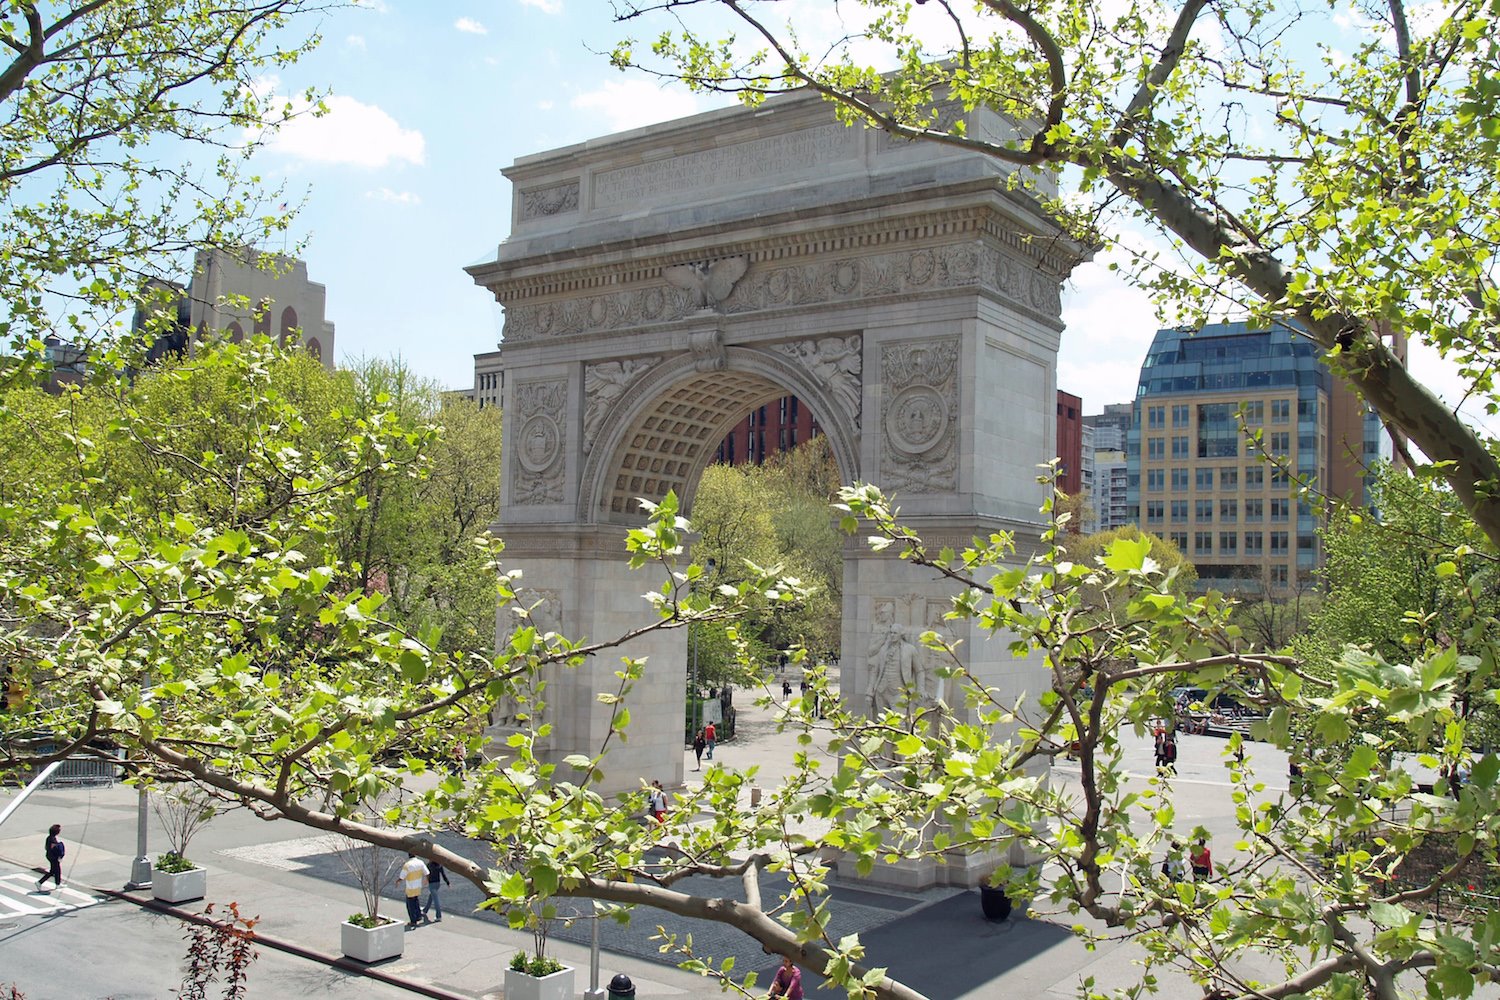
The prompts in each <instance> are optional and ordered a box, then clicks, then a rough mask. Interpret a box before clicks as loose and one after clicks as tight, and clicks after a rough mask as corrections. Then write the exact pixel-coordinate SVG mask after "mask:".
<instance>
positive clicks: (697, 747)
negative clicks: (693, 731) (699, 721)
mask: <svg viewBox="0 0 1500 1000" xmlns="http://www.w3.org/2000/svg"><path fill="white" fill-rule="evenodd" d="M706 746H708V738H707V737H706V736H704V735H703V730H701V729H700V730H698V734H697V735H696V736H694V737H693V756H694V757H697V758H698V764H697V766H696V767H694V768H693V770H694V771H701V770H703V749H704V747H706Z"/></svg>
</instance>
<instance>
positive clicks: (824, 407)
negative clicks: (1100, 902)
mask: <svg viewBox="0 0 1500 1000" xmlns="http://www.w3.org/2000/svg"><path fill="white" fill-rule="evenodd" d="M773 106H774V109H775V114H773V115H768V114H765V113H764V112H765V111H766V110H768V109H770V108H772V107H773ZM985 115H990V113H989V112H986V111H984V110H983V109H978V110H976V111H975V112H972V113H970V117H971V118H973V119H974V120H973V121H972V122H971V123H970V124H971V127H973V128H976V129H983V130H985V131H986V132H987V133H988V134H992V135H996V136H1004V135H1009V134H1013V132H1014V130H1013V128H1012V126H1011V125H1010V123H1008V122H1006V121H1004V120H1002V119H1000V118H999V117H998V116H993V115H990V117H989V118H987V119H985V120H980V117H982V116H985ZM1008 172H1009V168H1008V167H1006V166H1005V165H1003V164H999V163H997V162H996V161H994V160H992V159H990V158H987V157H984V156H983V155H981V154H978V153H974V152H971V151H968V150H963V149H959V148H956V147H947V146H938V145H932V144H924V143H897V142H891V141H889V140H888V138H887V137H885V136H883V135H882V134H879V133H873V132H866V131H862V130H860V129H858V128H849V127H845V126H844V125H843V124H841V123H839V122H837V121H836V120H834V118H833V116H832V112H831V111H830V109H829V107H828V106H827V104H826V103H825V102H823V101H822V100H821V99H820V98H818V96H817V95H815V94H811V95H806V94H791V95H785V96H784V97H779V98H776V99H775V100H774V101H773V102H768V104H767V108H763V109H760V110H759V111H752V110H749V109H726V110H721V111H714V112H710V113H708V114H706V115H704V116H700V117H698V118H692V119H687V120H684V121H679V122H673V123H669V124H667V125H663V126H660V127H657V128H650V129H638V130H635V131H633V132H630V133H626V134H623V135H620V136H613V137H608V138H604V139H599V140H593V141H590V142H588V143H585V144H583V145H577V146H570V147H567V148H564V149H560V150H554V151H551V152H547V153H537V154H534V155H530V156H527V157H525V158H524V159H523V160H520V161H518V162H517V163H515V164H513V165H512V166H511V167H509V168H507V169H506V170H505V175H506V177H507V178H509V179H510V181H511V183H512V185H513V192H512V204H511V212H510V218H511V222H512V227H511V232H510V233H509V235H508V236H507V237H506V238H505V239H504V240H502V241H500V242H499V243H498V250H497V253H496V257H495V258H494V259H493V260H492V261H488V262H485V263H482V264H476V265H473V266H471V267H470V268H468V271H469V273H470V275H471V276H472V277H473V278H474V280H475V281H476V282H477V283H478V284H480V285H482V286H484V287H485V288H487V289H488V290H489V292H490V293H491V295H492V296H493V297H494V299H495V301H496V302H498V303H499V304H501V305H502V306H503V307H504V311H505V312H504V315H505V320H504V330H503V334H502V339H503V342H504V349H503V354H502V356H501V358H500V369H501V377H500V379H499V384H500V386H501V389H502V393H503V405H504V406H505V408H506V420H505V422H504V427H503V431H502V433H503V435H504V447H503V448H502V452H501V454H502V459H501V460H502V462H503V469H502V471H501V473H500V475H501V481H502V500H501V511H500V514H499V518H498V521H497V523H496V525H495V528H496V531H497V533H498V534H499V535H500V536H501V537H502V538H504V540H505V545H506V548H505V561H506V563H507V565H508V567H509V568H511V569H513V570H517V571H519V572H521V573H523V574H524V579H525V580H527V581H529V583H528V584H527V586H529V587H533V588H536V589H535V590H534V593H535V595H537V597H538V599H542V598H545V602H546V605H547V608H548V610H549V612H550V613H551V614H552V615H553V618H552V619H550V620H551V621H554V622H555V623H556V627H557V628H558V629H559V630H560V631H563V632H564V633H566V634H568V635H570V636H576V637H580V638H587V639H591V640H603V639H607V638H611V637H616V636H621V635H627V634H630V635H632V638H631V639H630V640H629V641H628V642H627V643H626V644H625V645H624V646H622V647H621V648H620V650H611V651H610V652H609V653H608V654H604V655H598V656H594V657H589V658H588V659H587V660H586V661H585V662H584V663H582V664H581V665H578V666H576V667H574V668H571V669H569V670H566V671H563V670H559V671H557V672H556V673H555V674H551V675H549V676H548V678H547V682H548V699H547V709H546V714H547V720H548V722H549V723H550V724H551V726H552V729H551V734H550V735H549V736H548V737H547V738H546V740H545V744H544V745H543V744H539V745H538V751H539V753H541V754H542V755H543V756H544V757H545V758H546V759H548V760H550V761H553V762H555V763H557V764H558V765H559V768H560V769H559V772H558V773H559V774H563V775H565V774H568V773H569V772H568V768H569V767H570V766H571V765H568V764H567V763H566V761H567V759H568V758H569V757H570V756H571V755H575V754H577V755H583V756H586V757H592V756H593V755H594V754H596V753H597V752H598V750H599V747H600V745H601V740H603V739H605V738H606V737H607V735H608V734H609V732H610V718H611V712H612V711H613V709H612V708H611V706H610V705H607V704H604V703H602V702H601V701H600V700H599V697H598V695H599V693H600V692H602V691H614V690H617V688H618V678H617V677H616V675H615V671H616V670H617V669H618V659H617V656H618V655H627V656H632V657H637V658H641V659H644V660H646V661H647V665H646V670H645V674H644V676H643V677H642V678H641V679H640V680H639V681H638V682H637V683H636V684H635V685H634V686H633V688H632V691H631V695H630V698H631V705H630V708H631V713H632V716H633V717H634V718H635V720H636V723H635V725H634V726H633V727H632V729H631V734H630V735H631V738H630V740H629V742H628V743H624V744H622V743H619V742H616V743H613V744H611V749H610V752H609V756H608V759H607V763H606V765H605V771H606V773H605V775H604V777H603V778H602V779H601V781H600V783H599V786H598V787H599V788H600V789H601V790H603V791H605V792H614V791H621V790H625V789H629V788H633V787H638V786H639V782H640V780H641V778H642V777H643V776H644V777H657V778H660V779H661V780H662V782H663V784H665V785H668V786H670V785H673V784H677V783H680V782H681V781H682V780H683V778H684V772H683V765H682V760H683V737H684V735H685V734H684V732H683V696H684V693H685V688H686V683H687V672H686V663H687V659H688V654H687V642H686V638H685V630H681V629H657V630H651V631H649V633H641V632H639V631H638V630H639V626H640V625H641V623H642V621H643V620H645V618H646V617H648V616H649V615H650V609H649V607H648V606H647V604H646V602H645V600H644V599H643V598H642V597H641V596H640V595H641V594H642V588H643V587H646V588H649V587H652V586H655V583H656V581H651V582H650V583H643V582H642V580H641V578H640V576H639V575H636V574H633V573H632V572H631V571H630V569H629V565H628V563H629V554H628V552H627V550H626V547H625V544H624V538H623V536H624V530H623V526H626V525H634V524H637V523H639V520H640V518H641V517H642V516H643V515H642V513H641V512H640V511H639V510H637V509H634V504H633V501H634V499H635V497H637V496H643V497H645V498H647V499H651V500H657V499H660V498H661V496H663V495H664V494H665V493H666V492H667V490H669V489H675V490H676V491H677V492H678V495H679V497H680V498H681V499H682V501H683V504H684V507H685V509H690V508H691V505H692V501H693V499H694V494H695V493H696V489H697V485H698V482H699V477H700V476H701V475H702V473H703V471H704V469H705V468H706V466H707V465H708V464H709V463H710V462H711V461H712V460H713V457H714V453H715V450H716V446H717V445H718V443H719V441H720V440H721V439H722V437H723V436H724V434H725V433H726V432H727V431H728V430H729V429H730V428H731V427H732V425H733V423H734V422H735V421H736V420H738V419H739V418H740V417H742V416H743V415H744V413H745V412H746V411H747V410H749V409H750V408H751V407H753V406H756V405H759V404H760V403H764V402H770V401H771V400H773V399H775V398H777V397H779V396H783V395H787V394H790V395H793V396H796V397H797V398H798V399H799V400H801V402H802V404H803V405H805V406H807V407H808V408H809V409H810V410H811V411H812V412H813V413H814V414H815V415H816V417H817V419H818V422H819V424H820V425H821V426H822V428H823V431H824V433H825V434H826V435H827V438H828V441H829V443H830V446H831V448H832V450H833V453H834V457H835V461H836V462H837V464H838V468H839V472H840V475H841V476H842V477H843V479H844V481H845V482H847V483H851V484H852V483H856V482H869V483H873V484H875V485H877V486H879V487H881V488H882V489H884V490H885V491H886V492H887V493H890V494H894V495H895V497H896V502H897V503H898V504H899V505H900V509H901V520H902V522H903V523H904V524H906V525H908V526H910V527H911V528H913V529H914V530H916V531H917V532H918V533H920V534H921V535H922V536H923V538H924V540H925V541H926V542H927V543H928V544H929V545H930V546H932V547H933V548H934V549H936V548H941V547H953V548H957V549H962V548H963V547H965V546H967V545H968V544H969V543H970V541H971V539H972V538H973V537H975V536H976V535H978V536H981V537H984V536H989V535H992V534H995V533H1001V532H1006V533H1011V534H1012V535H1013V536H1014V537H1015V538H1016V540H1017V545H1018V547H1019V549H1020V555H1019V557H1018V558H1017V560H1016V562H1015V565H1016V566H1017V567H1019V566H1021V565H1024V559H1025V555H1026V552H1027V550H1028V548H1029V547H1030V546H1031V545H1032V544H1037V543H1038V540H1039V536H1040V532H1041V530H1042V525H1041V523H1040V520H1039V515H1038V512H1037V508H1038V506H1039V505H1040V503H1041V501H1042V491H1041V488H1040V487H1039V486H1038V485H1037V483H1036V467H1037V466H1038V465H1040V464H1042V463H1044V462H1046V461H1047V460H1048V459H1049V458H1051V457H1052V456H1053V454H1055V450H1054V447H1053V445H1054V441H1055V427H1056V424H1055V414H1054V412H1053V411H1054V407H1055V402H1056V396H1055V394H1056V389H1057V385H1056V352H1057V345H1058V341H1059V337H1060V336H1061V333H1062V322H1061V319H1060V313H1061V306H1060V287H1061V283H1062V282H1063V281H1064V280H1065V279H1066V278H1067V275H1068V272H1069V271H1070V269H1071V268H1072V267H1073V266H1074V264H1076V263H1077V261H1078V260H1079V259H1080V258H1081V255H1082V254H1083V252H1084V251H1083V249H1082V248H1080V247H1079V246H1077V245H1076V244H1074V243H1072V242H1071V241H1070V240H1069V239H1068V238H1067V237H1066V235H1065V234H1063V233H1062V232H1061V231H1060V230H1058V229H1057V228H1056V227H1055V226H1054V225H1053V223H1051V222H1050V221H1049V220H1048V219H1047V217H1046V214H1045V211H1044V209H1043V207H1042V205H1041V204H1040V203H1039V202H1038V201H1037V200H1035V199H1033V198H1032V197H1031V196H1029V195H1028V194H1026V193H1024V191H1023V190H1021V189H1018V188H1017V187H1016V186H1015V185H1013V184H1011V183H1010V180H1011V178H1009V177H1008ZM1041 183H1042V184H1043V185H1045V183H1046V181H1045V179H1042V181H1041ZM951 598H952V593H951V587H950V586H949V585H948V583H947V582H946V581H944V580H942V579H940V578H936V577H935V576H934V575H933V574H932V573H930V572H927V571H925V570H923V569H922V568H921V567H916V566H913V565H911V563H910V562H909V561H907V560H902V559H899V558H897V557H896V556H895V555H893V554H892V553H890V552H876V551H872V550H871V549H870V548H869V547H866V546H861V545H858V544H856V543H854V542H852V541H851V542H850V543H848V544H846V546H845V548H844V585H843V633H842V648H841V650H840V666H841V675H842V676H841V681H840V683H841V690H840V694H841V696H842V697H843V698H845V699H846V700H847V701H848V702H849V704H851V705H852V706H855V707H860V706H866V705H876V704H879V703H880V700H881V698H882V697H883V696H884V692H885V691H886V689H885V688H883V687H882V686H881V681H880V678H881V676H882V673H881V671H882V670H884V669H888V668H889V667H890V666H891V664H892V663H894V664H895V665H896V667H897V668H898V672H900V670H902V669H905V672H906V673H912V674H915V673H920V674H921V675H922V677H923V678H924V679H923V681H922V687H923V696H924V697H931V698H938V697H941V692H940V691H939V690H938V689H936V687H933V686H929V682H931V683H932V684H935V680H934V679H933V678H934V676H935V675H934V672H933V671H930V670H928V669H926V666H925V665H924V661H922V660H921V653H920V651H919V650H918V649H917V643H916V641H915V639H914V638H913V637H915V636H919V635H921V633H922V632H924V631H926V630H928V629H932V630H934V631H939V632H940V633H942V634H944V635H945V636H946V637H947V638H949V639H950V640H952V641H955V642H959V643H962V644H963V648H964V651H965V654H966V658H967V662H968V665H969V668H970V670H971V671H972V672H973V673H974V675H975V676H976V677H978V678H980V680H981V682H982V683H984V684H985V685H987V686H989V687H991V688H993V689H994V690H996V691H997V692H998V694H999V696H1000V697H1002V698H1012V697H1017V696H1019V695H1020V694H1021V692H1023V691H1033V692H1034V691H1037V690H1042V689H1044V688H1045V685H1046V684H1047V683H1048V681H1047V673H1046V669H1045V664H1044V663H1043V662H1042V660H1041V659H1040V658H1039V657H1038V658H1033V659H1030V660H1027V659H1020V660H1018V659H1017V658H1016V657H1014V656H1013V655H1012V653H1011V650H1010V648H1009V645H1008V643H1006V642H1005V641H1003V640H1001V641H995V642H992V641H989V636H988V635H987V634H986V633H984V632H983V630H982V629H980V628H979V627H978V626H977V625H975V624H974V623H970V622H948V621H947V620H946V618H945V616H946V613H947V611H948V610H949V609H950V608H951V606H952V604H951ZM528 603H530V602H529V601H528ZM498 624H499V629H500V631H502V632H508V631H509V630H510V629H511V628H513V627H514V620H513V618H511V617H509V616H507V617H505V618H504V619H501V620H500V621H499V623H498ZM919 666H920V667H921V668H922V669H921V670H918V667H919ZM960 711H962V709H960ZM1039 766H1040V765H1039ZM979 874H983V872H982V871H980V870H979V869H978V868H976V867H974V866H973V865H972V864H971V863H970V862H969V861H968V860H965V859H962V858H956V859H955V860H954V862H953V863H952V864H950V865H947V866H944V867H943V868H942V870H940V871H939V870H937V869H935V868H934V869H932V870H928V871H923V872H915V873H911V877H910V879H909V880H907V881H905V882H903V883H902V884H904V885H906V886H907V887H908V888H915V887H920V886H923V885H929V884H941V883H943V882H960V883H965V882H967V883H970V884H972V881H973V880H974V878H976V877H977V876H978V875H979ZM903 878H904V876H903Z"/></svg>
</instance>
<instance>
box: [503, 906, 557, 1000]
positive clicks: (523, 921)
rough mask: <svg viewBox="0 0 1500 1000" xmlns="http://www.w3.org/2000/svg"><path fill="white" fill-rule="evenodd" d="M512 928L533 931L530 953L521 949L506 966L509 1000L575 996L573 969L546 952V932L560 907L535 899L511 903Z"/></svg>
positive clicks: (506, 985) (507, 996)
mask: <svg viewBox="0 0 1500 1000" xmlns="http://www.w3.org/2000/svg"><path fill="white" fill-rule="evenodd" d="M509 915H510V923H511V926H512V927H513V928H516V929H519V928H521V927H525V928H527V929H529V930H530V931H531V940H532V950H531V954H530V955H527V954H526V953H525V952H522V951H518V952H516V953H515V954H514V955H512V956H511V959H510V968H509V969H506V970H505V997H506V1000H572V997H573V970H572V969H571V968H569V967H568V966H565V965H563V964H562V963H561V962H559V961H558V960H557V959H555V958H552V957H550V956H549V955H548V954H547V934H548V932H549V931H550V930H551V927H552V921H553V920H554V919H555V918H556V917H557V907H555V906H554V905H553V904H551V903H549V902H546V901H544V900H533V901H532V902H531V904H530V905H529V906H527V907H524V908H522V907H512V908H511V910H510V914H509Z"/></svg>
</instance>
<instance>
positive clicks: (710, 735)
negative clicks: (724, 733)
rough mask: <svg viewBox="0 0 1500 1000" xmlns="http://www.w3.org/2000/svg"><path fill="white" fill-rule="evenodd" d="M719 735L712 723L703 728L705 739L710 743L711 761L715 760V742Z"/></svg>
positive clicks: (709, 756) (709, 755)
mask: <svg viewBox="0 0 1500 1000" xmlns="http://www.w3.org/2000/svg"><path fill="white" fill-rule="evenodd" d="M718 735H719V734H718V733H717V732H715V731H714V724H713V723H712V722H710V723H709V724H708V725H706V726H704V727H703V739H704V740H705V741H706V742H707V743H708V759H709V760H713V759H714V741H715V740H716V739H717V738H718Z"/></svg>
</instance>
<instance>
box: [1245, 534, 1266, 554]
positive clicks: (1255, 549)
mask: <svg viewBox="0 0 1500 1000" xmlns="http://www.w3.org/2000/svg"><path fill="white" fill-rule="evenodd" d="M1262 541H1263V536H1262V535H1261V533H1260V532H1258V531H1247V532H1245V555H1247V556H1258V555H1260V554H1261V553H1262V552H1264V551H1265V549H1264V548H1263V547H1262V545H1261V542H1262Z"/></svg>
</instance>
